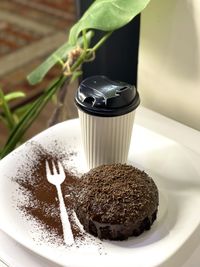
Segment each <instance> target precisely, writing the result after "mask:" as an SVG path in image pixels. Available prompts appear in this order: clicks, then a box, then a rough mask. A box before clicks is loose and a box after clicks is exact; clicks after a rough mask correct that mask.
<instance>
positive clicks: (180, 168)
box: [0, 120, 200, 267]
mask: <svg viewBox="0 0 200 267" xmlns="http://www.w3.org/2000/svg"><path fill="white" fill-rule="evenodd" d="M55 140H56V142H57V143H58V144H60V145H62V147H63V150H66V151H68V150H71V149H73V151H77V152H78V155H77V156H76V157H75V158H74V160H73V161H72V162H71V166H72V167H75V168H77V169H79V171H84V169H85V168H84V166H85V164H84V158H83V154H82V149H81V141H80V128H79V122H78V120H71V121H67V122H64V123H61V124H58V125H56V126H55V127H52V128H50V129H48V130H46V131H44V132H43V133H41V134H39V135H37V136H36V137H35V138H34V139H32V141H34V142H37V143H40V144H41V145H42V146H43V147H45V148H47V149H52V144H54V143H55ZM32 141H29V142H28V143H27V144H25V145H23V146H21V147H20V148H18V149H17V150H15V151H14V152H13V153H11V154H10V155H9V156H7V157H6V158H4V159H3V160H2V161H1V162H0V174H1V175H0V176H1V182H0V228H1V229H3V231H4V232H6V233H7V234H8V235H10V236H11V237H13V238H14V239H15V240H16V241H18V242H19V243H20V244H22V245H24V246H25V247H27V248H29V249H30V250H32V251H34V252H36V253H37V254H39V255H41V256H44V257H46V258H48V259H49V260H52V261H54V262H56V263H58V264H62V265H64V266H69V267H84V266H87V267H90V266H91V267H100V266H101V267H102V266H104V267H107V266H109V267H112V266H115V267H117V266H120V267H121V266H126V267H129V266H130V267H147V266H148V267H153V266H157V267H158V266H178V265H179V264H180V263H182V262H184V261H185V259H186V258H187V257H188V256H189V255H190V254H191V252H192V251H193V249H194V248H195V246H196V244H197V241H198V240H197V239H198V238H197V237H198V235H197V232H198V231H199V230H200V229H199V223H200V212H199V206H200V167H199V162H200V157H199V156H198V155H197V154H195V153H194V152H192V151H190V150H189V149H186V148H184V147H182V146H180V145H179V144H177V143H175V142H173V141H171V140H169V139H167V138H165V137H163V136H161V135H158V134H156V133H154V132H151V131H149V130H147V129H145V128H143V127H140V126H138V125H135V126H134V131H133V138H132V143H131V148H130V155H129V162H130V163H131V164H133V165H135V166H137V167H139V168H141V169H145V170H146V171H147V172H148V173H150V174H151V176H152V177H153V178H154V180H155V182H156V184H157V185H158V188H159V191H160V206H159V213H158V219H157V221H156V222H155V223H154V224H153V226H152V228H151V230H150V231H146V232H145V233H144V234H142V235H141V236H139V237H137V238H130V239H129V240H128V241H123V242H109V241H104V242H99V244H100V246H99V245H98V246H96V245H94V244H88V246H83V247H81V246H80V248H74V249H67V248H65V247H63V246H60V247H59V246H58V247H56V246H52V245H50V244H49V243H45V242H42V243H40V244H39V243H38V242H36V241H34V239H33V237H34V236H33V231H32V229H31V222H30V223H29V222H27V220H24V219H23V218H22V217H21V216H20V213H19V212H18V210H17V209H16V205H17V203H15V199H16V198H15V197H13V196H14V195H13V194H17V191H16V185H15V184H14V183H13V182H12V179H11V177H14V176H15V174H16V172H17V170H19V167H20V166H23V163H24V159H25V157H24V156H25V155H26V154H27V153H32V152H31V151H29V150H30V147H31V145H30V143H31V142H32ZM36 234H37V233H36ZM166 264H167V265H166Z"/></svg>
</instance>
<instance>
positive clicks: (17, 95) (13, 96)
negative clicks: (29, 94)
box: [5, 91, 26, 102]
mask: <svg viewBox="0 0 200 267" xmlns="http://www.w3.org/2000/svg"><path fill="white" fill-rule="evenodd" d="M25 96H26V94H25V93H23V92H20V91H17V92H12V93H9V94H7V95H5V100H6V102H9V101H11V100H14V99H17V98H21V97H25Z"/></svg>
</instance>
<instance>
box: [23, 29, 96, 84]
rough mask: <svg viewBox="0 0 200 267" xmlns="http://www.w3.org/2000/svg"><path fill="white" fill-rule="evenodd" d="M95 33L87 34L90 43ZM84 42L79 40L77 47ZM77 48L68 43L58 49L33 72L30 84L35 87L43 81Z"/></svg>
mask: <svg viewBox="0 0 200 267" xmlns="http://www.w3.org/2000/svg"><path fill="white" fill-rule="evenodd" d="M92 36H93V33H92V32H91V31H90V32H88V33H87V34H86V38H87V40H88V42H89V41H90V40H91V38H92ZM82 44H83V40H82V38H79V40H78V44H77V45H82ZM74 48H75V45H71V44H70V43H68V42H66V43H65V44H63V45H62V46H61V47H60V48H58V49H57V50H56V51H55V52H54V53H53V54H51V55H50V56H49V57H48V58H47V59H46V60H45V61H44V62H43V63H42V64H41V65H39V66H38V67H37V68H36V69H35V70H34V71H33V72H31V73H30V74H29V75H28V77H27V79H28V81H29V83H30V84H32V85H34V84H37V83H39V82H41V81H42V79H43V78H44V77H45V75H46V74H47V73H48V71H49V70H50V69H51V68H52V67H53V66H54V65H56V64H57V63H60V62H61V61H62V60H66V58H67V55H68V54H69V53H70V52H71V51H72V50H73V49H74Z"/></svg>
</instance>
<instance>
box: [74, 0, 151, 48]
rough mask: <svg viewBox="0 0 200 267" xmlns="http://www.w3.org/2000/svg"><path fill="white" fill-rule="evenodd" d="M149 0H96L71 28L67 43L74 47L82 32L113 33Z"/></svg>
mask: <svg viewBox="0 0 200 267" xmlns="http://www.w3.org/2000/svg"><path fill="white" fill-rule="evenodd" d="M149 2H150V0H96V1H94V3H93V4H92V5H91V6H90V7H89V9H88V10H87V11H86V12H85V13H84V15H83V16H82V18H81V19H80V20H79V21H78V22H77V23H76V24H75V25H74V26H73V27H72V29H71V31H70V35H69V42H70V43H71V44H72V45H74V44H75V43H76V41H77V38H78V36H79V34H80V32H81V31H82V30H86V29H98V30H102V31H114V30H116V29H119V28H121V27H122V26H124V25H126V24H127V23H128V22H130V21H131V20H132V19H133V18H134V17H135V16H136V15H137V14H139V13H140V12H141V11H142V10H143V9H144V8H145V7H146V5H147V4H148V3H149Z"/></svg>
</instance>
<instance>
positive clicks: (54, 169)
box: [52, 161, 58, 174]
mask: <svg viewBox="0 0 200 267" xmlns="http://www.w3.org/2000/svg"><path fill="white" fill-rule="evenodd" d="M52 167H53V174H56V173H58V171H57V169H56V164H55V162H54V161H52Z"/></svg>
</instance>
